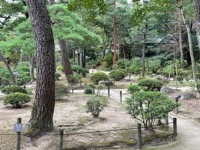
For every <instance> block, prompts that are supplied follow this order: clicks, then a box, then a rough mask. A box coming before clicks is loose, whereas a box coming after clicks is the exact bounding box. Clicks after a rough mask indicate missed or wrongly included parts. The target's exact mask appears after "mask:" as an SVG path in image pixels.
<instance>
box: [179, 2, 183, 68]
mask: <svg viewBox="0 0 200 150" xmlns="http://www.w3.org/2000/svg"><path fill="white" fill-rule="evenodd" d="M178 6H179V8H178V33H179V50H180V55H181V58H180V61H181V68H183V67H184V58H183V44H182V22H181V21H182V19H181V11H182V0H178Z"/></svg>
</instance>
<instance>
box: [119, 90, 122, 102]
mask: <svg viewBox="0 0 200 150" xmlns="http://www.w3.org/2000/svg"><path fill="white" fill-rule="evenodd" d="M119 94H120V103H122V91H120V92H119Z"/></svg>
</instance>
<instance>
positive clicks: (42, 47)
mask: <svg viewBox="0 0 200 150" xmlns="http://www.w3.org/2000/svg"><path fill="white" fill-rule="evenodd" d="M26 4H27V6H28V9H29V15H30V19H31V24H32V31H33V33H34V38H35V44H36V68H37V79H36V94H35V101H34V103H33V108H32V113H31V118H30V120H29V122H28V123H27V125H26V129H25V133H26V135H28V136H35V135H38V134H40V133H43V132H47V131H50V130H52V129H53V113H54V106H55V51H54V50H55V45H54V39H53V32H52V29H51V21H50V17H49V14H48V10H47V8H46V4H45V1H43V0H26Z"/></svg>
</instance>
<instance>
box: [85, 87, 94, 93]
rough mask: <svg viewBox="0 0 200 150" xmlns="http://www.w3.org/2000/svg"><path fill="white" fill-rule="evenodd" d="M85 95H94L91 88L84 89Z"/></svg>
mask: <svg viewBox="0 0 200 150" xmlns="http://www.w3.org/2000/svg"><path fill="white" fill-rule="evenodd" d="M84 93H85V94H94V91H93V89H92V87H86V88H85V90H84Z"/></svg>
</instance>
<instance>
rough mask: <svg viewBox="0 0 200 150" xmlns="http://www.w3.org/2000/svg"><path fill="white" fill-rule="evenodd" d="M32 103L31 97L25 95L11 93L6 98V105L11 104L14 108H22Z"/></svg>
mask: <svg viewBox="0 0 200 150" xmlns="http://www.w3.org/2000/svg"><path fill="white" fill-rule="evenodd" d="M30 101H31V97H30V96H29V95H27V94H25V93H19V92H16V93H11V94H8V95H6V96H5V97H4V104H5V105H8V104H11V105H12V106H13V108H21V106H22V105H23V104H25V103H28V102H30Z"/></svg>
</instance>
